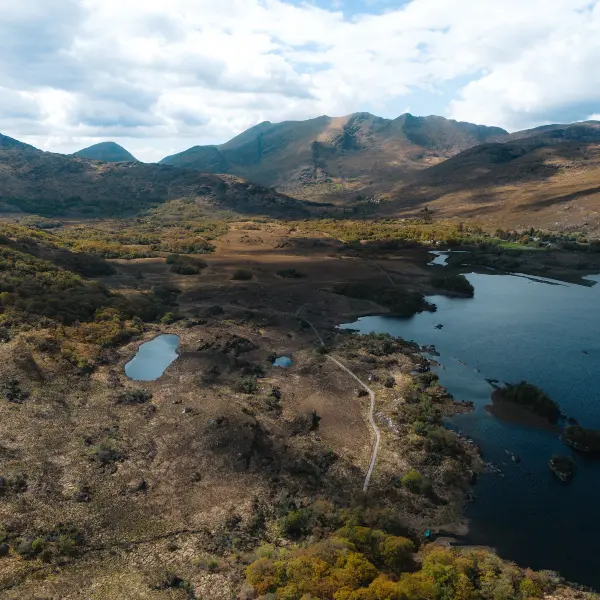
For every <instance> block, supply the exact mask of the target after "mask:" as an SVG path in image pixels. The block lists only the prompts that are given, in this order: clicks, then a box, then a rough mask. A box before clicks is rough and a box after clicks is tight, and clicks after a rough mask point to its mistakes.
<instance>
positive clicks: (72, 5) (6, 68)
mask: <svg viewBox="0 0 600 600" xmlns="http://www.w3.org/2000/svg"><path fill="white" fill-rule="evenodd" d="M357 111H368V112H372V113H374V114H377V115H380V116H384V117H390V118H394V117H397V116H398V115H400V114H402V113H403V112H411V113H412V114H415V115H428V114H439V115H443V116H447V117H451V118H456V119H459V120H465V121H471V122H476V123H483V124H488V125H499V126H501V127H504V128H506V129H509V130H515V129H523V128H527V127H532V126H536V125H540V124H544V123H550V122H571V121H577V120H584V119H587V118H590V117H592V118H593V117H594V116H596V118H599V119H600V116H599V115H600V0H594V1H591V2H590V1H588V0H405V1H403V0H313V1H300V0H0V133H3V134H5V135H10V136H12V137H16V138H18V139H20V140H23V141H27V142H29V143H31V144H34V145H36V146H38V147H40V148H43V149H45V150H52V151H56V152H72V151H75V150H78V149H80V148H82V147H84V146H88V145H90V144H93V143H96V142H99V141H105V140H114V141H117V142H119V143H121V144H122V145H124V146H125V147H127V148H128V149H129V150H130V151H131V152H133V153H134V154H135V155H137V156H138V157H139V158H140V159H142V160H147V161H153V160H158V159H160V158H162V157H163V156H165V155H167V154H171V153H174V152H178V151H181V150H184V149H186V148H188V147H190V146H193V145H195V144H212V143H220V142H223V141H226V140H227V139H229V138H231V137H232V136H234V135H235V134H237V133H239V132H241V131H243V130H244V129H247V128H248V127H250V126H252V125H254V124H256V123H259V122H261V121H265V120H268V121H273V122H277V121H282V120H287V119H307V118H311V117H316V116H318V115H322V114H327V115H330V116H340V115H345V114H348V113H352V112H357Z"/></svg>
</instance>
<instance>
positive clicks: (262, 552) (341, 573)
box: [246, 514, 559, 600]
mask: <svg viewBox="0 0 600 600" xmlns="http://www.w3.org/2000/svg"><path fill="white" fill-rule="evenodd" d="M415 552H416V546H415V543H414V541H413V540H411V539H409V538H407V537H404V536H402V535H394V534H389V533H386V532H385V531H383V530H381V529H377V528H372V527H368V526H364V525H361V519H360V518H357V514H352V515H350V516H349V518H347V519H346V521H345V523H344V524H343V525H342V527H340V528H339V529H338V530H337V531H335V532H334V533H332V534H331V535H328V536H326V537H325V538H323V539H322V540H320V541H317V542H315V543H312V544H310V545H308V546H293V547H291V548H290V547H289V546H288V547H286V548H285V549H277V548H275V547H273V546H269V545H267V546H262V547H260V548H259V549H258V551H257V555H258V558H257V559H256V560H255V561H254V562H253V563H252V564H250V566H249V567H248V568H247V570H246V579H247V582H248V584H249V585H250V586H251V588H252V590H253V593H254V594H256V595H258V597H259V598H263V599H265V600H267V599H273V600H527V599H530V598H541V597H543V595H544V594H545V593H548V592H550V591H552V590H553V589H554V588H555V587H556V584H557V582H558V581H559V579H558V577H557V576H556V575H555V574H553V573H549V572H542V573H535V572H533V571H529V570H522V569H520V568H518V567H517V566H515V565H514V564H512V563H507V562H504V561H502V560H501V559H500V558H499V557H498V556H496V555H495V554H492V553H490V552H487V551H484V550H471V551H468V550H464V551H463V550H458V549H447V548H442V547H440V546H437V545H435V544H427V545H426V546H424V547H423V548H422V549H421V551H420V552H419V553H418V554H416V553H415Z"/></svg>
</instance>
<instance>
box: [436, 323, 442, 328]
mask: <svg viewBox="0 0 600 600" xmlns="http://www.w3.org/2000/svg"><path fill="white" fill-rule="evenodd" d="M443 328H444V326H443V325H442V324H441V323H438V324H437V325H436V326H435V327H434V329H443Z"/></svg>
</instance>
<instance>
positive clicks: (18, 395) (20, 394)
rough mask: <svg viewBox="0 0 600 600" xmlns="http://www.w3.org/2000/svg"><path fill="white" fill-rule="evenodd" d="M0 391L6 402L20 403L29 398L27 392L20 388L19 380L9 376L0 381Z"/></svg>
mask: <svg viewBox="0 0 600 600" xmlns="http://www.w3.org/2000/svg"><path fill="white" fill-rule="evenodd" d="M0 393H2V394H3V396H4V398H5V399H6V400H7V401H8V402H12V403H14V404H22V403H23V402H25V400H27V398H29V392H26V391H24V390H22V389H21V386H20V383H19V380H18V379H16V378H15V377H10V376H9V377H6V378H5V379H3V380H2V381H1V382H0Z"/></svg>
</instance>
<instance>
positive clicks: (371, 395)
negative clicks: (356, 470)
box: [296, 304, 381, 492]
mask: <svg viewBox="0 0 600 600" xmlns="http://www.w3.org/2000/svg"><path fill="white" fill-rule="evenodd" d="M305 306H306V304H303V305H302V306H301V307H300V308H299V309H298V310H297V311H296V316H297V317H298V318H299V319H302V320H303V321H304V322H305V323H308V324H309V325H310V327H311V329H312V330H313V332H314V334H315V335H316V336H317V339H318V340H319V343H320V344H321V346H325V344H324V342H323V338H322V337H321V335H320V334H319V332H318V331H317V329H316V327H315V326H314V325H313V324H312V323H311V322H310V321H309V320H308V319H306V318H305V317H301V316H300V312H301V311H302V309H303V308H304V307H305ZM327 358H328V359H329V360H331V361H332V362H334V363H335V364H336V365H337V366H338V367H339V368H340V369H342V370H344V371H345V372H346V373H348V375H350V377H352V378H353V379H355V380H356V381H357V382H358V383H359V384H360V385H361V387H363V388H364V389H365V390H366V391H367V392H368V394H369V398H370V400H371V404H370V407H369V423H370V425H371V429H373V433H374V434H375V446H374V447H373V453H372V454H371V463H370V465H369V469H368V471H367V475H366V476H365V483H364V485H363V492H366V491H367V490H368V489H369V483H370V482H371V475H372V474H373V469H374V468H375V462H376V461H377V453H378V452H379V444H380V443H381V433H380V431H379V427H377V425H376V424H375V416H374V412H375V392H374V391H373V390H372V389H371V388H370V387H369V386H368V385H367V384H366V383H364V382H363V381H361V380H360V379H359V377H358V376H357V375H356V374H355V373H353V372H352V371H351V370H350V369H349V368H348V367H346V366H345V365H344V364H342V363H341V362H340V361H339V360H338V359H337V358H335V357H333V356H331V355H330V354H327Z"/></svg>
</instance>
